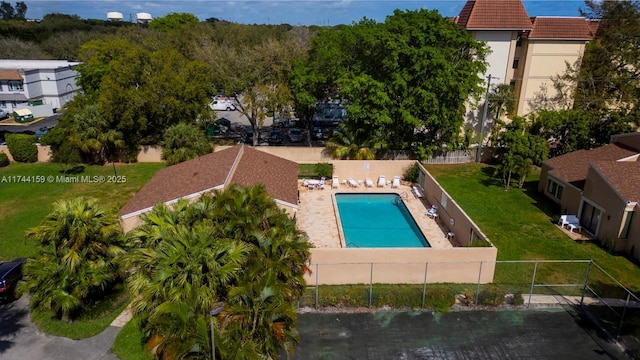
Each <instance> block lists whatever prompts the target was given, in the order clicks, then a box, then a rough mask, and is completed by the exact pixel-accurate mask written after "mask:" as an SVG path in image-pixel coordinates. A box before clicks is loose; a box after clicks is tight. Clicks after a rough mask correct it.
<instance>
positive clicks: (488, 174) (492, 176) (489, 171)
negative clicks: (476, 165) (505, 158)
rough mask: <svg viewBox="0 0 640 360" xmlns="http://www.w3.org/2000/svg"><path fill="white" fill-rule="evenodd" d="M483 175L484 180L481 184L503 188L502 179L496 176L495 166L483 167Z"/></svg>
mask: <svg viewBox="0 0 640 360" xmlns="http://www.w3.org/2000/svg"><path fill="white" fill-rule="evenodd" d="M480 171H482V175H483V176H484V178H483V179H482V180H480V183H481V184H482V185H484V186H486V187H491V186H498V187H502V179H501V178H500V177H499V176H497V175H496V167H495V166H493V165H489V166H483V167H482V169H481V170H480Z"/></svg>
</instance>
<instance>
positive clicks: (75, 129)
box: [69, 104, 125, 171]
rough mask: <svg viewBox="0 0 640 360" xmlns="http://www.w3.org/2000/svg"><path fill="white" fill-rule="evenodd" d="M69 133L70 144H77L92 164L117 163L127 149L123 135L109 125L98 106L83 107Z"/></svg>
mask: <svg viewBox="0 0 640 360" xmlns="http://www.w3.org/2000/svg"><path fill="white" fill-rule="evenodd" d="M69 133H70V135H69V140H70V142H72V143H74V144H76V146H77V147H78V148H79V149H80V150H81V151H82V152H83V153H85V154H86V155H87V156H88V158H89V162H91V163H104V162H106V161H111V162H115V160H116V159H117V158H118V156H119V154H120V151H121V150H122V149H124V147H125V142H124V140H123V136H122V133H121V132H119V131H117V130H115V129H113V128H112V127H111V126H110V125H109V123H108V122H107V120H106V119H105V118H104V117H102V115H101V114H100V109H99V107H98V105H96V104H88V105H85V106H83V107H82V108H81V109H80V110H79V111H78V113H77V114H75V115H74V116H73V119H72V121H71V126H70V131H69ZM114 171H115V167H114Z"/></svg>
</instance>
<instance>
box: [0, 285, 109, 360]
mask: <svg viewBox="0 0 640 360" xmlns="http://www.w3.org/2000/svg"><path fill="white" fill-rule="evenodd" d="M119 331H120V328H119V327H115V326H109V327H108V328H107V329H106V330H105V331H103V332H102V333H100V334H98V335H96V336H93V337H90V338H88V339H83V340H71V339H68V338H65V337H60V336H53V335H47V334H44V333H42V332H41V331H40V330H38V328H37V327H36V326H35V325H34V324H33V323H32V322H31V318H30V316H29V302H28V298H27V297H26V296H23V297H21V298H20V299H18V300H16V301H14V302H10V303H5V304H0V359H2V360H76V359H78V360H80V359H82V360H118V357H117V356H115V355H114V354H113V353H112V352H111V346H112V345H113V342H114V340H115V338H116V335H118V332H119Z"/></svg>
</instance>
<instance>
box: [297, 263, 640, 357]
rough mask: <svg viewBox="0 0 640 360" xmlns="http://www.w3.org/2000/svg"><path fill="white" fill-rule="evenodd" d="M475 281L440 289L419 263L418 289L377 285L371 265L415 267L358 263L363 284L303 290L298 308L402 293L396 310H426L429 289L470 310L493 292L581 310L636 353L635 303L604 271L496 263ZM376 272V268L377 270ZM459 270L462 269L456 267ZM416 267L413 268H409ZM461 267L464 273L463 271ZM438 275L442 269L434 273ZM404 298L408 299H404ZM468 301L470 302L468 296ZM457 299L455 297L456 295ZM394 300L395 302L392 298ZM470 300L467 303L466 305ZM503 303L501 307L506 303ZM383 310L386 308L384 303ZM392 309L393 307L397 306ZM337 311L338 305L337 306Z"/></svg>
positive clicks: (375, 300)
mask: <svg viewBox="0 0 640 360" xmlns="http://www.w3.org/2000/svg"><path fill="white" fill-rule="evenodd" d="M475 263H476V264H477V265H478V266H477V267H476V268H477V269H478V270H477V274H472V275H473V278H475V279H478V281H477V282H474V283H465V284H452V283H448V284H442V283H434V282H432V281H430V279H429V277H430V271H431V272H433V271H436V270H434V269H438V267H439V266H440V265H444V264H445V263H422V266H421V268H423V269H424V274H420V276H421V278H423V279H424V281H423V282H422V283H421V284H380V282H377V281H376V266H380V265H385V266H386V267H387V268H388V265H389V264H397V265H398V266H399V268H402V265H407V264H412V265H416V264H417V263H415V262H412V263H409V262H406V263H384V264H382V263H366V264H365V263H363V264H362V265H363V266H369V267H370V269H371V274H370V277H369V281H368V283H364V284H363V283H360V284H352V285H345V286H322V285H320V286H318V285H310V286H308V289H307V290H308V291H307V292H306V294H305V296H304V297H303V299H302V301H301V304H300V305H301V306H309V307H316V308H317V307H325V306H336V305H335V304H336V303H340V304H342V306H350V305H353V306H357V305H356V304H360V305H362V304H364V305H365V306H368V307H370V308H371V307H379V306H381V305H383V304H381V303H380V301H384V300H381V299H386V298H385V297H384V296H383V295H385V294H383V293H389V292H393V291H394V290H393V289H394V288H395V289H402V291H398V292H399V293H400V292H402V293H403V294H404V295H403V296H404V298H401V299H399V300H400V301H404V303H401V304H399V305H400V306H406V307H413V308H425V300H426V298H427V297H428V296H429V290H430V289H431V288H433V287H440V288H442V287H446V288H449V289H452V290H453V291H455V292H456V293H457V294H465V295H466V298H467V299H466V300H467V301H466V303H468V304H470V305H469V306H471V307H477V306H481V305H482V301H481V299H480V297H481V295H482V294H483V293H484V292H483V291H484V290H488V289H491V288H494V289H495V288H498V289H500V290H501V292H503V293H505V294H508V295H507V296H506V297H505V300H508V299H512V298H513V296H514V295H516V296H521V297H522V300H521V301H520V302H518V303H517V304H518V305H519V304H521V306H524V307H526V308H529V307H538V306H553V305H556V306H572V307H577V308H579V309H581V310H584V311H585V313H586V314H587V315H588V316H589V317H590V318H591V319H592V320H594V321H596V322H597V323H599V325H600V326H601V327H602V329H604V330H605V331H606V332H607V333H608V334H609V335H610V336H611V337H612V338H613V339H615V340H617V341H620V342H622V343H625V342H626V343H627V344H625V345H626V346H627V347H631V348H634V347H635V348H637V349H638V351H640V343H638V342H637V339H638V338H640V326H638V323H640V298H638V296H636V295H635V294H634V293H632V292H631V291H630V290H629V289H627V288H626V287H625V286H623V285H622V284H621V283H620V282H618V281H617V280H616V279H614V278H613V277H612V276H611V275H610V274H608V273H607V272H606V271H605V270H604V269H602V268H601V267H600V266H599V265H597V264H596V263H595V262H593V261H591V260H540V261H495V262H475ZM455 264H456V263H450V262H448V263H446V267H447V271H456V266H455ZM463 264H465V265H468V264H469V262H459V263H458V265H463ZM483 264H484V265H485V268H489V266H487V265H495V276H494V281H493V282H492V283H482V282H481V281H480V279H481V278H482V269H483ZM341 265H344V264H314V267H313V268H312V271H314V272H315V274H313V275H314V276H316V278H317V276H321V275H322V271H323V269H324V270H325V271H332V269H331V267H333V270H335V268H336V267H339V266H341ZM380 267H381V266H380ZM459 267H460V268H462V266H459ZM414 268H415V267H414ZM465 268H469V267H468V266H467V267H465ZM439 270H442V269H439ZM407 294H408V295H407ZM470 296H471V297H473V299H469V297H470ZM457 297H458V298H459V297H460V295H458V296H457ZM396 300H398V299H396ZM471 300H472V301H471ZM505 303H506V302H505ZM387 305H388V304H387ZM395 305H398V303H397V302H396V303H395ZM338 306H341V305H338Z"/></svg>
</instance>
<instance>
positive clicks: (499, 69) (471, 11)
mask: <svg viewBox="0 0 640 360" xmlns="http://www.w3.org/2000/svg"><path fill="white" fill-rule="evenodd" d="M454 21H455V22H456V23H457V24H458V25H459V26H461V27H463V28H465V29H466V30H467V31H469V32H470V33H471V34H472V35H473V37H474V38H475V39H476V40H478V41H483V42H485V43H486V45H487V47H488V48H489V49H490V54H489V55H488V56H487V58H486V61H487V71H486V72H485V73H484V74H481V76H482V77H483V78H484V79H485V83H484V86H485V88H486V87H487V86H489V88H493V87H495V86H497V85H498V84H509V85H511V86H512V87H513V89H514V92H515V100H516V104H515V112H516V115H521V116H522V115H527V114H529V113H530V112H532V111H534V110H536V109H538V108H542V107H546V108H551V109H553V108H554V106H556V105H555V104H551V102H550V101H546V102H545V101H544V100H545V99H546V100H549V99H552V98H554V97H555V96H556V92H555V89H554V87H553V81H552V79H553V78H554V77H556V76H558V75H561V74H563V73H564V72H565V70H566V64H570V65H574V64H575V63H576V61H578V60H579V59H580V58H581V57H582V55H583V53H584V48H585V44H586V43H587V42H588V41H590V40H591V39H592V38H593V37H594V35H595V27H594V26H593V23H592V22H591V21H589V20H587V19H585V18H583V17H548V16H537V17H529V15H528V13H527V11H526V9H525V7H524V4H523V2H522V1H521V0H468V1H467V2H466V4H465V5H464V7H463V8H462V10H461V11H460V14H459V15H458V16H457V17H456V18H455V19H454ZM489 75H491V79H490V83H488V81H489ZM566 95H568V96H569V97H570V99H569V102H568V103H567V106H571V105H572V99H571V97H572V95H573V94H572V91H568V93H567V94H566ZM536 100H538V101H537V105H536ZM483 106H484V98H483V99H482V100H481V101H480V102H479V103H478V104H474V103H473V101H469V104H468V105H467V116H466V118H467V119H466V120H467V126H470V127H473V128H474V129H475V130H476V132H479V131H480V130H481V129H480V127H482V124H481V123H482V119H481V117H482V116H483V115H482V113H483ZM485 120H486V122H485V124H484V128H483V131H482V134H483V135H486V134H488V133H489V129H490V128H491V126H492V125H493V124H492V122H493V119H492V117H491V114H489V115H488V116H487V119H485Z"/></svg>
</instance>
